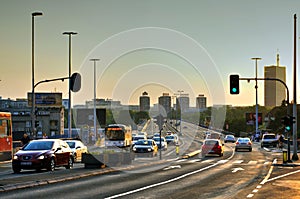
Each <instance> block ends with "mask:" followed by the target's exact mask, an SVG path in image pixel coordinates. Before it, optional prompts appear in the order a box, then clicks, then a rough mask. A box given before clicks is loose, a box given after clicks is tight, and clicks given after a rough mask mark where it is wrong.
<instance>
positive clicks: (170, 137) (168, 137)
mask: <svg viewBox="0 0 300 199" xmlns="http://www.w3.org/2000/svg"><path fill="white" fill-rule="evenodd" d="M174 138H175V137H174V136H173V135H169V136H167V137H166V139H174Z"/></svg>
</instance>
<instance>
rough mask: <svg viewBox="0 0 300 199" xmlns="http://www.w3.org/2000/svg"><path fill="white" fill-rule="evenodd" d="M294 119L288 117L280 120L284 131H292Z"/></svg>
mask: <svg viewBox="0 0 300 199" xmlns="http://www.w3.org/2000/svg"><path fill="white" fill-rule="evenodd" d="M294 118H295V117H291V116H289V115H288V116H284V117H283V118H281V123H282V124H283V125H284V126H285V130H287V131H290V130H291V129H292V125H293V123H294Z"/></svg>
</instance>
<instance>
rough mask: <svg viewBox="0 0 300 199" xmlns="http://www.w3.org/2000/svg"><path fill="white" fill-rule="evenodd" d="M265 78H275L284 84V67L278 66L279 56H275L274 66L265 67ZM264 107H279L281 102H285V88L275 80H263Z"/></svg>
mask: <svg viewBox="0 0 300 199" xmlns="http://www.w3.org/2000/svg"><path fill="white" fill-rule="evenodd" d="M264 72H265V78H276V79H280V80H282V81H283V82H284V83H285V82H286V67H285V66H280V65H279V54H277V64H276V66H265V68H264ZM264 83H265V87H264V90H265V106H270V107H272V106H281V104H282V101H283V100H286V88H285V86H284V85H283V84H282V83H281V82H279V81H275V80H265V82H264Z"/></svg>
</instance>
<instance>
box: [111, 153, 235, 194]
mask: <svg viewBox="0 0 300 199" xmlns="http://www.w3.org/2000/svg"><path fill="white" fill-rule="evenodd" d="M232 157H233V156H231V157H229V158H228V159H231V158H232ZM219 162H220V161H219ZM219 162H216V163H214V164H211V165H209V166H207V167H203V168H201V169H198V170H195V171H192V172H189V173H186V174H183V175H180V176H178V177H175V178H172V179H169V180H166V181H163V182H159V183H156V184H151V185H148V186H145V187H141V188H138V189H135V190H131V191H127V192H123V193H120V194H117V195H113V196H109V197H107V198H105V199H113V198H118V197H122V196H126V195H130V194H133V193H137V192H140V191H144V190H146V189H151V188H154V187H157V186H161V185H165V184H168V183H171V182H175V181H178V180H180V179H183V178H186V177H188V176H191V175H194V174H197V173H200V172H202V171H205V170H208V169H210V168H213V167H215V166H218V165H220V164H221V163H219Z"/></svg>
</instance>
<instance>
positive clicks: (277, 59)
mask: <svg viewBox="0 0 300 199" xmlns="http://www.w3.org/2000/svg"><path fill="white" fill-rule="evenodd" d="M277 66H279V50H278V49H277Z"/></svg>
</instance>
